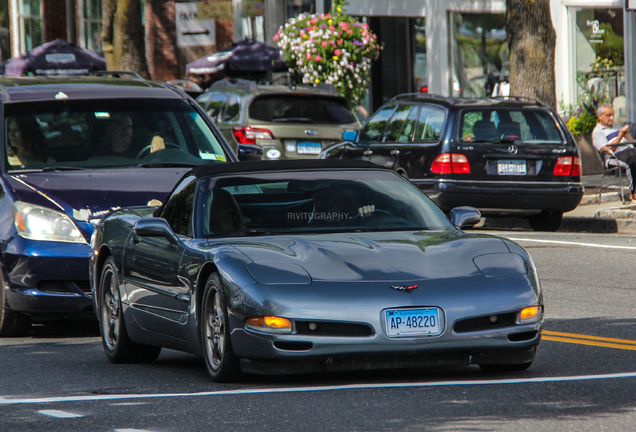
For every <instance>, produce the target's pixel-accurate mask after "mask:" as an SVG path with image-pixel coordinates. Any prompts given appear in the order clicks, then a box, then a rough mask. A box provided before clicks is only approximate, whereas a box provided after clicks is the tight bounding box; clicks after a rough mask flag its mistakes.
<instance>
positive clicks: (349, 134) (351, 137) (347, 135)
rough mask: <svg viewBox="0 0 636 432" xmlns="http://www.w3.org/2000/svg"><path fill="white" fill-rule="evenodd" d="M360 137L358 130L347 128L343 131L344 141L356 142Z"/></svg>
mask: <svg viewBox="0 0 636 432" xmlns="http://www.w3.org/2000/svg"><path fill="white" fill-rule="evenodd" d="M357 137H358V132H357V131H354V130H346V131H344V132H342V140H343V141H351V142H354V141H355V140H356V138H357Z"/></svg>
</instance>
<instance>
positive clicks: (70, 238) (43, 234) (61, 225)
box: [13, 201, 86, 243]
mask: <svg viewBox="0 0 636 432" xmlns="http://www.w3.org/2000/svg"><path fill="white" fill-rule="evenodd" d="M13 221H14V223H15V228H16V230H17V231H18V235H19V236H20V237H22V238H25V239H29V240H43V241H56V242H65V243H86V239H85V238H84V236H83V235H82V233H80V231H79V229H78V228H77V226H76V225H75V224H74V223H73V221H72V220H71V218H69V217H68V216H67V215H65V214H64V213H62V212H58V211H55V210H51V209H48V208H46V207H40V206H37V205H34V204H29V203H25V202H22V201H16V202H15V203H14V204H13Z"/></svg>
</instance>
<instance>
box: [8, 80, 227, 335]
mask: <svg viewBox="0 0 636 432" xmlns="http://www.w3.org/2000/svg"><path fill="white" fill-rule="evenodd" d="M120 75H121V76H122V78H114V77H73V78H33V77H31V78H28V77H27V78H11V79H0V90H1V91H0V94H1V95H2V105H3V110H2V111H1V112H0V115H1V116H2V118H1V122H2V123H1V124H2V125H3V128H4V131H5V134H4V137H3V140H4V144H3V145H2V146H0V148H1V150H0V155H1V156H0V157H1V160H2V163H1V164H0V186H1V190H0V193H1V199H0V217H1V218H2V223H0V239H1V241H2V244H3V247H2V255H1V257H0V260H1V261H0V265H1V270H2V271H1V272H0V282H1V283H2V286H3V287H4V289H2V290H0V335H1V336H17V335H21V334H25V333H26V332H27V331H28V329H29V328H30V323H31V321H44V320H51V319H57V318H60V317H63V316H65V315H70V314H81V313H90V314H92V307H93V301H92V299H91V292H90V285H89V281H88V254H89V245H88V240H89V239H90V237H91V234H92V232H93V226H94V225H95V224H96V223H97V221H98V220H99V218H100V217H101V216H102V215H104V214H105V213H107V212H108V211H110V210H111V209H112V208H120V207H126V206H133V205H148V203H149V202H152V201H153V200H154V202H155V203H157V202H159V204H160V202H161V201H163V200H164V199H165V198H166V197H167V195H168V194H169V193H170V191H171V190H172V188H173V187H174V185H175V183H176V182H177V181H178V180H179V179H180V178H181V176H182V175H183V174H184V173H185V172H187V171H188V170H190V169H191V168H192V167H193V166H197V165H201V164H218V163H221V162H226V161H236V160H237V159H236V157H235V155H234V153H233V152H232V150H231V149H230V148H229V147H228V146H227V143H226V142H225V140H224V139H223V137H222V136H221V135H220V134H219V133H218V131H217V130H216V128H215V127H214V125H213V123H212V122H211V121H210V119H209V117H208V116H207V115H206V114H205V112H204V111H203V110H202V109H201V108H200V107H199V106H198V105H197V104H196V103H194V101H193V100H192V99H191V98H189V97H188V96H187V95H185V94H184V93H183V92H181V91H179V90H175V89H173V88H171V87H169V86H167V85H165V84H162V83H155V82H151V81H145V80H143V79H140V78H134V77H132V78H130V79H127V78H124V76H125V74H123V73H122V74H120Z"/></svg>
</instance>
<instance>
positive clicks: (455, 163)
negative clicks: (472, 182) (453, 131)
mask: <svg viewBox="0 0 636 432" xmlns="http://www.w3.org/2000/svg"><path fill="white" fill-rule="evenodd" d="M431 171H432V172H434V173H435V174H470V163H469V162H468V158H467V157H466V156H465V155H463V154H461V153H442V154H441V155H439V156H437V157H436V158H435V160H434V161H433V163H432V164H431Z"/></svg>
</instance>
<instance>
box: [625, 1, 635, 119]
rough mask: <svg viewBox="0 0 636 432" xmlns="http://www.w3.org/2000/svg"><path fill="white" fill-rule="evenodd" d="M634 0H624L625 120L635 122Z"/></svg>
mask: <svg viewBox="0 0 636 432" xmlns="http://www.w3.org/2000/svg"><path fill="white" fill-rule="evenodd" d="M634 9H636V1H634V0H625V14H624V18H623V21H624V25H625V38H624V43H625V121H627V122H636V112H635V110H634V109H635V102H636V101H634V97H635V96H636V57H635V56H634V53H635V50H636V11H635V10H634Z"/></svg>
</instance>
